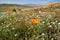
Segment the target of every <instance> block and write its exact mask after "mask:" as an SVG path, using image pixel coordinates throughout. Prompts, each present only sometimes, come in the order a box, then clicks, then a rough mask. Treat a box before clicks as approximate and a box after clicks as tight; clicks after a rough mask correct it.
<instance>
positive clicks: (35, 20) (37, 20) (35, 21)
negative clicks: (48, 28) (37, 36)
mask: <svg viewBox="0 0 60 40" xmlns="http://www.w3.org/2000/svg"><path fill="white" fill-rule="evenodd" d="M39 22H40V20H39V19H33V20H32V23H33V24H38V23H39Z"/></svg>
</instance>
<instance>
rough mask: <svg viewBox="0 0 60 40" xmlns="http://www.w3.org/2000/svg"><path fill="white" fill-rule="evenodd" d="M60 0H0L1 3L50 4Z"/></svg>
mask: <svg viewBox="0 0 60 40" xmlns="http://www.w3.org/2000/svg"><path fill="white" fill-rule="evenodd" d="M56 2H60V0H0V4H4V3H6V4H7V3H8V4H40V5H45V4H50V3H56Z"/></svg>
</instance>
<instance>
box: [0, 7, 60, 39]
mask: <svg viewBox="0 0 60 40" xmlns="http://www.w3.org/2000/svg"><path fill="white" fill-rule="evenodd" d="M16 10H17V9H15V10H13V11H11V10H7V11H6V12H2V11H1V10H0V40H60V6H52V7H50V6H49V7H46V8H43V7H42V8H34V9H33V10H22V9H18V10H17V12H16Z"/></svg>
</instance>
